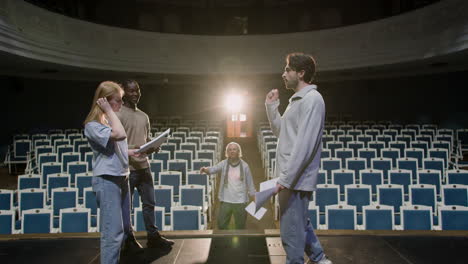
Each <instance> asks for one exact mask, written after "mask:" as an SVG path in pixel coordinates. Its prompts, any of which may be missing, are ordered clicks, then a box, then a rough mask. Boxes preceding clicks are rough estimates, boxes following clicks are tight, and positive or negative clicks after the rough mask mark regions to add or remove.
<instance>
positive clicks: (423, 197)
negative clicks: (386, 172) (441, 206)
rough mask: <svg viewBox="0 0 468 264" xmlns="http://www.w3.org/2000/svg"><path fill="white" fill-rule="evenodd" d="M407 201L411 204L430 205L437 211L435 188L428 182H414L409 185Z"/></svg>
mask: <svg viewBox="0 0 468 264" xmlns="http://www.w3.org/2000/svg"><path fill="white" fill-rule="evenodd" d="M409 201H410V204H411V205H423V206H429V207H431V209H432V211H433V212H437V211H436V210H437V206H436V205H437V204H436V202H437V195H436V188H435V186H434V185H430V184H414V185H410V186H409Z"/></svg>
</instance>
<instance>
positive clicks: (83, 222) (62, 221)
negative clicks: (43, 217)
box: [59, 208, 91, 233]
mask: <svg viewBox="0 0 468 264" xmlns="http://www.w3.org/2000/svg"><path fill="white" fill-rule="evenodd" d="M90 229H91V210H90V209H89V208H64V209H60V214H59V230H60V233H82V232H86V233H87V232H89V231H90Z"/></svg>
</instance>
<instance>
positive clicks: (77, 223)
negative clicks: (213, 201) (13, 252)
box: [0, 206, 205, 235]
mask: <svg viewBox="0 0 468 264" xmlns="http://www.w3.org/2000/svg"><path fill="white" fill-rule="evenodd" d="M15 213H16V212H15V211H14V210H0V234H2V235H8V234H33V233H81V232H99V224H98V223H99V219H97V220H96V219H95V220H94V221H93V217H92V216H91V210H90V209H89V208H81V207H76V208H66V209H60V214H59V217H58V218H57V219H54V216H53V210H51V209H29V210H25V211H23V213H22V217H21V220H19V222H20V224H19V225H20V228H16V226H17V224H16V223H15ZM98 215H99V214H98ZM169 216H170V221H171V225H167V224H165V219H166V217H165V213H164V208H163V207H155V222H156V225H157V226H159V227H164V230H203V229H205V227H204V225H203V224H202V219H201V213H200V208H199V207H198V206H174V207H171V211H170V213H169ZM97 218H99V217H97ZM132 221H133V228H134V230H135V231H144V230H145V228H144V220H143V214H142V209H141V208H136V209H135V214H134V217H133V218H132ZM93 222H95V225H94V226H93V224H92V223H93Z"/></svg>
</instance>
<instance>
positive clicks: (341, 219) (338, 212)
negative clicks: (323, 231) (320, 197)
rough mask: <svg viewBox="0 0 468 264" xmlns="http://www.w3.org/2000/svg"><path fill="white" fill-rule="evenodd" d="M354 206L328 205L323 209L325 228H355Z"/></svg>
mask: <svg viewBox="0 0 468 264" xmlns="http://www.w3.org/2000/svg"><path fill="white" fill-rule="evenodd" d="M356 221H357V220H356V207H355V206H352V205H341V204H340V205H328V206H326V209H325V224H326V226H327V229H348V230H355V229H356Z"/></svg>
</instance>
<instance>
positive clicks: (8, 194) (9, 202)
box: [0, 189, 13, 210]
mask: <svg viewBox="0 0 468 264" xmlns="http://www.w3.org/2000/svg"><path fill="white" fill-rule="evenodd" d="M0 210H13V190H6V189H0Z"/></svg>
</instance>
